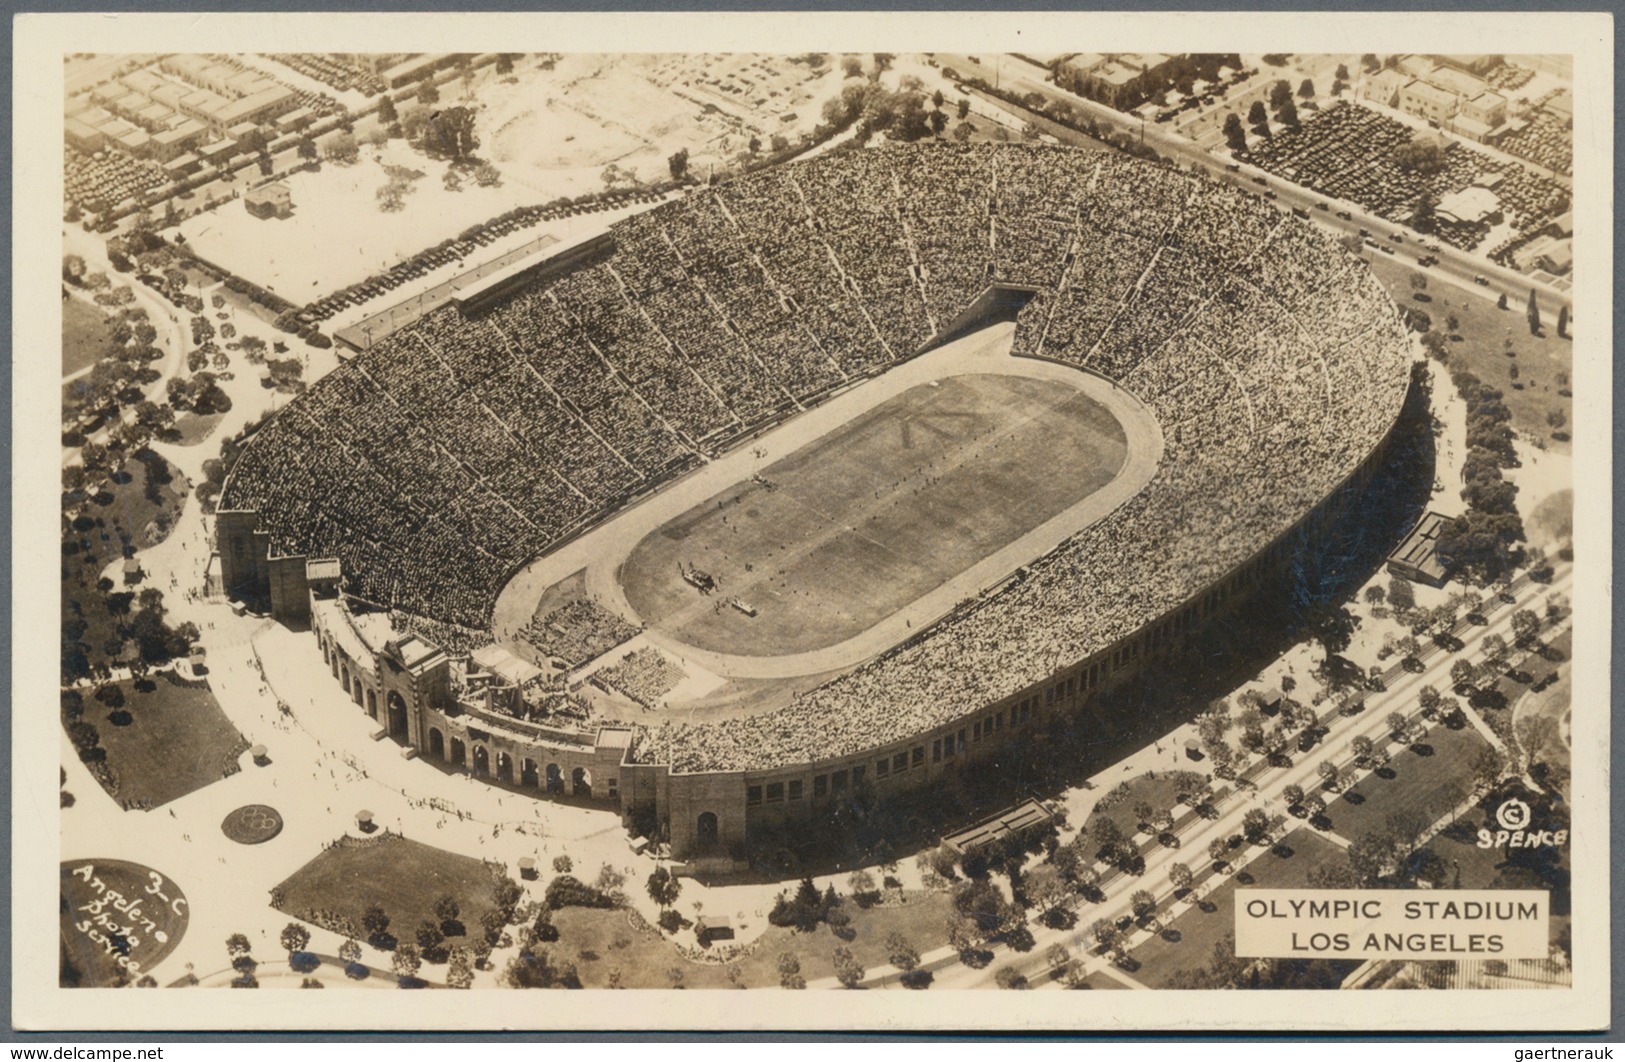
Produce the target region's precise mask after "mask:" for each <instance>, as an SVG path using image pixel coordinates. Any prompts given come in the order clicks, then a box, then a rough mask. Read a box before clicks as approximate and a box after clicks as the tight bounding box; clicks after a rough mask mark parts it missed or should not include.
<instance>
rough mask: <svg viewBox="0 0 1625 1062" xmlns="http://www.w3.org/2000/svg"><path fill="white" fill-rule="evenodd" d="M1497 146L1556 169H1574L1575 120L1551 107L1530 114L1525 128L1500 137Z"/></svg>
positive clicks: (1555, 170)
mask: <svg viewBox="0 0 1625 1062" xmlns="http://www.w3.org/2000/svg"><path fill="white" fill-rule="evenodd" d="M1495 143H1496V146H1497V147H1499V148H1501V150H1503V151H1505V152H1507V153H1508V154H1511V155H1516V156H1518V157H1519V158H1522V159H1528V160H1529V161H1530V162H1533V163H1535V164H1537V165H1540V166H1544V167H1546V168H1547V169H1548V170H1551V171H1552V172H1554V173H1561V174H1565V175H1566V174H1570V173H1573V172H1574V122H1573V120H1572V119H1569V118H1565V117H1563V116H1562V115H1558V114H1553V113H1552V112H1551V111H1547V110H1539V111H1535V112H1534V113H1533V114H1531V115H1529V117H1528V119H1527V120H1526V121H1525V123H1524V125H1523V126H1522V128H1520V129H1517V130H1515V131H1513V132H1510V133H1508V134H1506V135H1505V136H1503V137H1501V139H1499V140H1497V141H1496V142H1495Z"/></svg>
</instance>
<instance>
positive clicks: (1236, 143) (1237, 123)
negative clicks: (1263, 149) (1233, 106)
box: [1224, 111, 1256, 151]
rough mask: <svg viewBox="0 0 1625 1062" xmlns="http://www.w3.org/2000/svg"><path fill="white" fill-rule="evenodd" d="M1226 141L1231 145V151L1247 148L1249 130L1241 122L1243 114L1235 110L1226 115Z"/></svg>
mask: <svg viewBox="0 0 1625 1062" xmlns="http://www.w3.org/2000/svg"><path fill="white" fill-rule="evenodd" d="M1254 124H1256V123H1254ZM1224 141H1225V143H1226V144H1228V145H1230V150H1231V151H1245V150H1246V149H1247V130H1246V128H1245V127H1244V126H1243V125H1242V124H1241V116H1240V115H1238V114H1237V113H1236V112H1235V111H1231V112H1230V113H1229V114H1227V115H1225V116H1224Z"/></svg>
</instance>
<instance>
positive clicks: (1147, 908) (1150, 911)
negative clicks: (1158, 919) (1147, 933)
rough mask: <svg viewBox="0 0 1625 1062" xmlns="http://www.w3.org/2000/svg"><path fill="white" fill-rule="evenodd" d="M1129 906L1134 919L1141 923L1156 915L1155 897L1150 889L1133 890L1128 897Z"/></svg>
mask: <svg viewBox="0 0 1625 1062" xmlns="http://www.w3.org/2000/svg"><path fill="white" fill-rule="evenodd" d="M1129 906H1130V908H1132V909H1133V911H1134V917H1135V918H1137V919H1139V920H1140V921H1142V922H1143V921H1145V920H1146V919H1148V918H1150V917H1151V916H1152V915H1154V914H1156V913H1157V897H1156V895H1155V894H1154V893H1153V892H1152V891H1151V890H1150V889H1135V890H1134V894H1133V895H1132V896H1130V897H1129Z"/></svg>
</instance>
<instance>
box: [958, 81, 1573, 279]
mask: <svg viewBox="0 0 1625 1062" xmlns="http://www.w3.org/2000/svg"><path fill="white" fill-rule="evenodd" d="M936 58H937V61H938V62H939V64H940V65H941V66H943V67H953V68H954V69H955V70H957V71H958V72H960V73H961V74H963V75H965V76H974V77H982V78H984V79H985V78H987V77H988V76H989V75H990V73H991V72H992V71H993V69H994V67H993V63H994V62H995V61H996V60H997V59H998V57H996V56H994V55H992V54H988V55H975V56H972V55H965V54H958V55H947V54H939V55H937V56H936ZM1000 83H1001V86H1002V87H1003V88H1006V89H1010V90H1014V91H1017V92H1020V93H1022V94H1026V93H1030V92H1036V93H1038V94H1039V95H1041V96H1043V97H1044V98H1045V99H1046V100H1059V101H1062V102H1065V103H1066V104H1068V105H1069V106H1071V107H1072V109H1073V110H1074V111H1076V112H1078V113H1081V114H1084V115H1087V116H1088V117H1090V118H1093V119H1095V120H1096V121H1098V122H1101V123H1104V124H1106V125H1109V126H1112V127H1114V128H1116V129H1118V130H1120V131H1122V132H1125V133H1129V134H1131V135H1133V136H1136V137H1139V138H1140V139H1141V140H1142V141H1143V142H1144V143H1145V144H1146V146H1148V147H1151V148H1154V149H1155V150H1156V151H1157V152H1158V153H1159V154H1162V155H1164V156H1166V157H1168V158H1171V159H1173V160H1174V161H1175V162H1177V163H1179V164H1180V165H1181V166H1182V167H1184V168H1186V169H1196V168H1200V169H1202V170H1205V171H1206V172H1207V173H1208V174H1209V175H1211V176H1213V177H1216V178H1217V179H1219V180H1221V181H1225V182H1226V183H1229V184H1233V185H1235V186H1236V187H1238V188H1240V189H1242V190H1243V191H1246V192H1249V193H1251V194H1254V195H1259V194H1262V193H1264V192H1266V191H1273V192H1274V193H1275V194H1276V198H1275V199H1274V200H1272V201H1273V202H1274V203H1275V205H1276V206H1278V207H1279V208H1281V209H1282V210H1291V209H1293V208H1294V207H1296V208H1298V209H1300V210H1306V211H1308V212H1309V216H1310V217H1311V218H1312V219H1313V220H1314V221H1315V222H1316V223H1317V224H1319V225H1321V226H1322V227H1324V228H1326V229H1329V230H1331V231H1332V232H1334V233H1336V234H1338V235H1339V236H1347V235H1359V233H1360V230H1361V229H1366V230H1367V231H1369V232H1370V233H1371V235H1372V237H1373V238H1375V240H1376V241H1377V243H1378V246H1379V248H1381V247H1387V248H1390V249H1391V250H1392V251H1393V252H1394V253H1393V255H1392V257H1395V258H1399V259H1401V260H1403V261H1404V262H1405V264H1407V265H1409V266H1411V267H1412V268H1415V269H1418V270H1422V271H1424V272H1425V274H1426V275H1428V276H1430V277H1443V278H1448V279H1450V280H1453V281H1455V282H1457V283H1458V284H1460V285H1461V286H1462V287H1464V288H1466V289H1467V290H1469V291H1472V292H1473V293H1475V294H1477V295H1478V296H1479V297H1481V298H1484V299H1488V300H1491V301H1494V300H1495V299H1496V298H1497V297H1498V296H1500V295H1502V294H1505V295H1506V296H1507V298H1508V300H1514V299H1515V300H1519V301H1520V303H1521V300H1523V299H1525V298H1527V296H1528V294H1529V289H1530V288H1534V289H1535V290H1536V291H1537V292H1539V293H1540V294H1541V296H1542V297H1544V298H1545V299H1547V300H1549V301H1551V302H1552V303H1555V304H1558V305H1561V304H1563V303H1566V302H1568V301H1569V293H1568V292H1565V291H1560V290H1559V289H1557V288H1554V287H1551V286H1550V285H1547V284H1542V283H1540V282H1538V281H1536V280H1534V279H1533V278H1531V277H1527V276H1525V275H1523V274H1521V273H1518V272H1516V271H1515V270H1511V269H1507V268H1505V267H1503V266H1500V265H1497V264H1495V263H1494V262H1491V261H1489V260H1488V259H1487V258H1482V257H1479V256H1477V255H1474V254H1470V253H1468V252H1466V251H1462V250H1459V249H1457V248H1454V247H1451V246H1450V245H1449V244H1443V243H1440V244H1437V246H1438V248H1439V249H1438V250H1437V251H1432V252H1428V251H1425V250H1424V249H1423V248H1424V245H1430V246H1431V245H1432V241H1431V240H1429V239H1427V238H1425V237H1423V236H1421V235H1419V234H1417V233H1415V232H1413V231H1411V230H1408V229H1405V228H1404V227H1403V226H1399V225H1395V224H1394V223H1393V222H1391V221H1385V220H1383V219H1381V218H1379V217H1377V216H1376V215H1374V214H1371V213H1369V212H1367V211H1365V210H1364V209H1362V208H1361V207H1360V206H1359V205H1358V204H1356V203H1349V202H1345V201H1343V200H1339V199H1332V198H1330V197H1328V196H1323V195H1320V194H1318V193H1316V192H1312V191H1310V190H1308V189H1306V188H1302V187H1300V186H1298V185H1295V184H1291V183H1289V182H1288V181H1286V180H1285V179H1284V178H1281V177H1277V176H1274V175H1271V174H1268V173H1267V172H1266V171H1264V170H1261V169H1259V168H1258V167H1256V166H1252V165H1249V164H1246V163H1235V162H1227V161H1226V160H1225V159H1224V158H1223V157H1221V156H1217V155H1214V154H1211V153H1210V152H1208V151H1207V150H1206V149H1205V148H1203V147H1202V146H1201V145H1199V144H1197V143H1196V142H1195V141H1193V140H1190V139H1188V138H1186V137H1183V136H1181V135H1179V134H1178V133H1175V132H1173V131H1172V130H1170V129H1168V128H1167V127H1165V126H1161V125H1158V124H1157V123H1155V122H1143V121H1141V120H1140V119H1139V118H1138V117H1137V116H1134V115H1128V114H1124V113H1123V112H1121V111H1115V110H1113V109H1112V108H1110V107H1107V106H1105V105H1104V104H1100V103H1096V102H1094V101H1093V100H1087V99H1084V98H1083V97H1082V96H1078V95H1074V94H1073V93H1070V92H1067V91H1066V90H1064V89H1061V88H1057V87H1056V86H1055V85H1054V84H1053V83H1051V82H1048V81H1045V80H1044V79H1043V75H1042V74H1041V73H1040V72H1039V71H1038V70H1037V69H1036V68H1034V67H1032V66H1030V65H1028V64H1026V63H1022V62H1020V61H1014V60H1011V59H1009V58H1008V57H1005V58H1004V59H1003V61H1002V64H1001V65H1000ZM950 85H952V82H950ZM954 87H955V88H956V89H957V86H954ZM996 102H997V103H998V104H999V105H1000V106H1002V107H1004V108H1005V109H1006V110H1008V111H1010V112H1012V113H1014V114H1017V115H1020V116H1023V117H1025V116H1027V115H1028V114H1029V112H1027V111H1026V110H1025V109H1024V108H1021V107H1017V106H1015V105H1013V104H1007V103H1004V102H1003V101H1002V100H1001V101H996ZM1231 167H1235V168H1234V169H1232V168H1231ZM1257 179H1262V180H1263V181H1264V184H1263V185H1262V186H1260V185H1259V184H1258V183H1257ZM1320 203H1325V204H1326V205H1327V207H1328V209H1326V210H1320V209H1319V208H1318V205H1319V204H1320ZM1338 211H1342V212H1344V213H1347V214H1348V215H1349V217H1347V218H1340V217H1338V216H1337V212H1338ZM1395 233H1399V234H1402V235H1403V236H1404V242H1403V243H1395V242H1394V241H1391V240H1390V239H1389V237H1390V236H1391V235H1393V234H1395ZM1365 253H1366V254H1368V255H1377V254H1383V253H1384V252H1383V251H1382V250H1373V249H1372V248H1370V247H1367V248H1366V251H1365ZM1425 253H1432V254H1435V255H1437V256H1438V259H1439V261H1438V263H1437V264H1435V265H1433V266H1431V267H1427V266H1421V265H1418V264H1417V258H1418V257H1420V256H1421V255H1422V254H1425ZM1479 276H1482V277H1484V278H1485V279H1486V280H1488V281H1489V284H1488V285H1483V284H1478V283H1476V282H1475V280H1474V278H1475V277H1479Z"/></svg>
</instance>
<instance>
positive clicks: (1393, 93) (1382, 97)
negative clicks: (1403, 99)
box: [1355, 70, 1411, 107]
mask: <svg viewBox="0 0 1625 1062" xmlns="http://www.w3.org/2000/svg"><path fill="white" fill-rule="evenodd" d="M1410 83H1411V78H1410V76H1409V75H1407V74H1402V73H1400V72H1399V71H1398V70H1379V71H1377V72H1376V73H1375V74H1372V75H1371V76H1370V77H1368V78H1365V79H1363V80H1362V81H1361V82H1360V87H1359V90H1358V91H1357V92H1356V93H1355V95H1357V96H1358V97H1359V98H1360V99H1362V100H1370V101H1371V102H1372V103H1380V104H1382V105H1383V106H1384V107H1398V106H1399V94H1400V92H1402V91H1403V90H1404V88H1405V86H1406V85H1409V84H1410Z"/></svg>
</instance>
